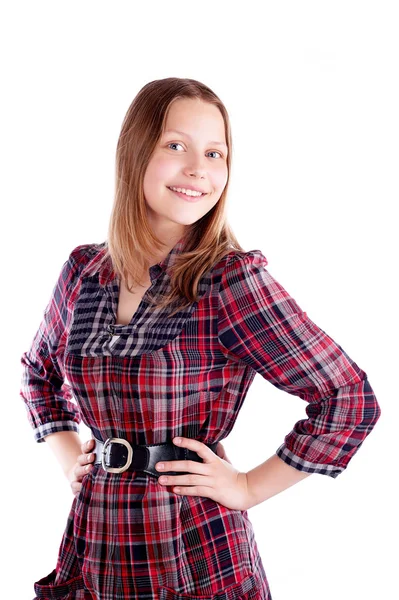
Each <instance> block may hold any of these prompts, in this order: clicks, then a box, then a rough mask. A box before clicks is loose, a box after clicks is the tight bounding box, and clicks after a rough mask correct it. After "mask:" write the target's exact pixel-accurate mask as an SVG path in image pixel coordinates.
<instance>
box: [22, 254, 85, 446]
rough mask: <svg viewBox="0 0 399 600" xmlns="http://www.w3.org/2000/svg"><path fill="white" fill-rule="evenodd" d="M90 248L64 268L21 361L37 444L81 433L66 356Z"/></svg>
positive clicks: (25, 401) (70, 259)
mask: <svg viewBox="0 0 399 600" xmlns="http://www.w3.org/2000/svg"><path fill="white" fill-rule="evenodd" d="M87 247H88V244H85V245H81V246H78V247H77V248H75V249H74V250H73V251H72V252H71V254H70V256H69V258H68V260H67V261H66V262H65V263H64V265H63V266H62V269H61V272H60V275H59V277H58V280H57V282H56V284H55V287H54V289H53V291H52V294H51V296H50V300H49V302H48V304H47V307H46V308H45V310H44V315H43V319H42V321H41V323H40V325H39V328H38V330H37V332H36V334H35V336H34V339H33V342H32V344H31V347H30V349H29V350H28V351H27V352H24V353H23V355H22V357H21V363H22V365H23V373H22V379H21V389H20V396H21V397H22V399H23V401H24V403H25V406H26V409H27V415H28V420H29V423H30V425H31V426H32V428H33V434H34V439H35V441H36V442H44V441H45V436H46V435H49V434H50V433H55V432H57V431H76V432H77V433H79V423H80V422H81V416H80V412H79V409H78V406H77V405H76V403H75V402H73V401H72V398H73V395H72V392H71V388H70V385H69V384H68V383H66V382H65V381H64V379H65V371H64V352H65V346H66V342H67V327H68V322H69V318H70V315H71V305H70V300H71V297H72V294H73V291H74V288H75V286H76V283H77V281H78V279H79V273H80V271H81V270H82V266H84V264H85V250H86V249H87Z"/></svg>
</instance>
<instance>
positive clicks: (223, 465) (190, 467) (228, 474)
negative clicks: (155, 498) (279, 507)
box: [155, 437, 251, 510]
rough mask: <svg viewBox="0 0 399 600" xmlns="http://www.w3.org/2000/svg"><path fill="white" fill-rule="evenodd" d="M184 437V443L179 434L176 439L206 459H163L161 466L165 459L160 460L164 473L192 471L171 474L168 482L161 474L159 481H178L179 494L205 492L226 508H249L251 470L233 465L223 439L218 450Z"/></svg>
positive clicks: (203, 493) (176, 483)
mask: <svg viewBox="0 0 399 600" xmlns="http://www.w3.org/2000/svg"><path fill="white" fill-rule="evenodd" d="M180 439H181V443H180V444H178V443H177V441H176V440H177V438H174V439H173V443H174V444H176V445H177V446H180V447H183V448H188V449H189V450H193V451H194V452H196V453H197V454H198V455H199V456H200V457H201V458H202V460H203V461H204V462H203V463H199V462H196V461H194V460H172V461H163V464H164V465H165V468H164V469H159V468H158V467H159V464H161V463H156V465H155V468H156V470H157V471H159V472H160V475H161V474H162V473H167V472H168V471H189V473H188V474H187V475H169V476H167V481H166V482H165V483H164V482H163V481H162V480H161V478H158V483H159V484H161V485H172V486H177V485H178V486H179V488H180V489H177V488H176V487H173V489H172V491H173V492H175V493H176V494H182V495H186V496H204V497H205V498H211V499H212V500H215V502H219V504H223V505H224V506H226V508H231V509H233V510H234V509H235V510H247V508H249V506H250V504H251V502H250V498H249V491H248V485H247V474H246V473H241V472H240V471H237V469H235V468H234V467H233V465H232V464H231V462H230V461H229V460H228V458H227V456H226V453H225V451H224V448H223V446H222V444H221V442H219V444H218V446H217V448H216V451H217V454H215V453H214V452H212V450H211V449H210V448H209V447H208V446H207V445H206V444H203V443H202V442H200V441H198V440H193V439H191V438H184V437H181V438H180ZM223 457H224V458H223ZM182 486H186V487H182Z"/></svg>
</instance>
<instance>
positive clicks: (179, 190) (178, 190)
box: [169, 187, 202, 196]
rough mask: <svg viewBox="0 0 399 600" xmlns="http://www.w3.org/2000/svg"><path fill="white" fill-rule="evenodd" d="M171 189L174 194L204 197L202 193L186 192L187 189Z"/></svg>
mask: <svg viewBox="0 0 399 600" xmlns="http://www.w3.org/2000/svg"><path fill="white" fill-rule="evenodd" d="M169 189H170V190H173V191H174V192H181V193H182V194H186V196H202V192H196V191H194V190H186V189H185V188H177V187H170V188H169Z"/></svg>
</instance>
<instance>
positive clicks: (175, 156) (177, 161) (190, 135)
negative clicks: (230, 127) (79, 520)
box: [67, 98, 231, 496]
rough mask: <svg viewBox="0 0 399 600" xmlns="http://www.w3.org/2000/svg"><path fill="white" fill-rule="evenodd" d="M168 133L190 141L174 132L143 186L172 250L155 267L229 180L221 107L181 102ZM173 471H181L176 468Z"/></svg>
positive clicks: (78, 472)
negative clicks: (180, 190) (195, 195)
mask: <svg viewBox="0 0 399 600" xmlns="http://www.w3.org/2000/svg"><path fill="white" fill-rule="evenodd" d="M169 129H176V130H178V131H180V132H184V133H185V134H186V135H181V134H180V133H176V132H171V133H165V134H164V135H163V136H162V137H161V139H160V140H159V143H158V144H157V147H156V148H155V150H154V152H153V155H152V157H151V160H150V162H149V164H148V166H147V169H146V172H145V175H144V182H143V189H144V196H145V199H146V204H147V209H148V218H149V221H150V224H151V227H152V229H153V231H154V233H155V235H156V236H157V237H158V238H159V239H160V240H162V241H163V242H164V243H165V244H167V248H166V249H164V250H163V253H162V254H161V255H159V254H158V255H154V256H153V264H155V263H157V262H159V261H160V260H162V259H163V258H165V257H166V256H167V254H168V253H169V251H170V250H171V249H172V248H173V246H174V245H175V243H176V242H177V241H178V240H179V239H180V238H181V237H182V236H183V235H184V232H185V230H186V227H187V226H188V225H191V224H192V223H195V222H196V221H198V219H200V218H202V217H203V216H204V215H205V214H207V213H208V212H209V211H210V210H211V209H212V208H213V207H214V206H215V204H216V203H217V201H218V200H219V198H220V196H221V194H222V192H223V190H224V188H225V185H226V183H227V179H228V169H227V153H228V149H227V145H226V136H225V129H224V121H223V117H222V115H221V113H220V111H219V109H218V108H217V107H216V106H214V105H213V104H210V103H208V102H203V101H202V100H199V99H197V98H196V99H192V98H181V99H179V100H176V101H175V102H174V103H173V104H172V105H171V107H170V110H169V113H168V115H167V119H166V123H165V131H166V130H169ZM210 141H217V142H221V143H222V144H223V145H217V144H214V143H210ZM171 185H175V186H180V187H184V186H185V185H187V186H190V185H191V186H194V187H198V188H200V189H201V190H203V191H206V192H207V195H206V196H204V197H203V198H202V199H201V200H199V201H198V202H195V203H190V202H186V201H185V200H183V199H181V198H179V197H178V196H176V195H175V194H174V193H173V192H171V191H170V190H169V189H168V188H167V186H171ZM198 443H200V442H198ZM94 447H95V444H94V440H93V439H90V440H88V441H87V442H84V443H83V444H81V451H82V453H81V454H80V455H79V456H78V459H77V462H76V463H75V464H74V466H73V467H72V468H71V469H70V471H69V472H68V473H67V477H68V480H69V482H70V485H71V489H72V493H73V494H74V495H75V496H76V495H77V494H78V493H79V492H80V490H81V488H82V483H81V481H82V479H83V476H84V475H86V474H87V473H88V472H89V471H90V470H91V469H92V468H93V465H92V463H93V462H94V460H95V454H93V453H91V452H90V450H92V449H93V448H94ZM204 448H207V447H206V446H204ZM212 454H213V453H212ZM214 456H216V455H214ZM217 456H219V457H220V459H223V460H225V461H226V462H227V463H229V464H231V463H230V461H229V459H228V458H227V455H226V453H225V450H224V448H223V446H222V444H221V443H219V445H218V447H217ZM174 462H175V463H177V462H179V461H174ZM188 462H189V463H190V464H191V465H193V466H194V465H195V464H196V463H194V462H193V461H186V463H184V461H180V463H181V466H180V468H181V469H182V470H183V466H182V465H183V463H184V464H186V467H184V469H185V470H188V469H187V464H188ZM173 470H178V469H177V466H176V467H173Z"/></svg>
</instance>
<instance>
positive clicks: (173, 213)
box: [144, 98, 228, 240]
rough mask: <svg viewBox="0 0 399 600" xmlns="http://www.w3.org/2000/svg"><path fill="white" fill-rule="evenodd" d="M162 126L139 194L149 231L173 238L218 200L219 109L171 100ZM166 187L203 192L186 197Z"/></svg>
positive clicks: (221, 183)
mask: <svg viewBox="0 0 399 600" xmlns="http://www.w3.org/2000/svg"><path fill="white" fill-rule="evenodd" d="M164 129H165V132H164V134H163V135H162V137H161V138H160V140H159V142H158V144H157V147H156V149H155V150H154V153H153V155H152V157H151V160H150V162H149V164H148V167H147V170H146V173H145V176H144V196H145V199H146V203H147V209H148V216H149V220H150V223H151V226H152V228H153V230H154V233H155V234H156V235H158V236H159V237H160V238H161V239H162V238H165V237H168V238H171V237H173V238H175V239H176V240H177V239H179V238H180V237H181V236H182V235H183V234H184V231H185V229H186V227H187V226H188V225H191V224H192V223H195V222H196V221H198V219H200V218H201V217H203V216H204V215H205V214H206V213H207V212H208V211H210V210H211V209H212V208H213V206H214V205H215V204H216V202H217V201H218V200H219V198H220V196H221V194H222V192H223V190H224V187H225V185H226V183H227V178H228V171H227V145H226V138H225V131H224V121H223V117H222V115H221V113H220V111H219V109H218V108H217V107H216V106H214V105H212V104H210V103H208V102H203V101H202V100H199V99H191V98H184V99H182V98H180V99H179V100H176V101H175V102H173V104H172V105H171V107H170V109H169V113H168V116H167V120H166V124H165V128H164ZM176 130H177V131H176ZM170 186H173V187H179V188H185V189H186V190H187V188H195V189H198V190H201V191H202V192H205V195H203V196H201V197H199V199H198V198H193V197H192V196H188V197H187V196H186V195H184V194H178V193H175V192H173V191H171V190H170V189H169V187H170ZM186 198H187V199H186ZM193 200H195V202H193Z"/></svg>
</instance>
